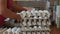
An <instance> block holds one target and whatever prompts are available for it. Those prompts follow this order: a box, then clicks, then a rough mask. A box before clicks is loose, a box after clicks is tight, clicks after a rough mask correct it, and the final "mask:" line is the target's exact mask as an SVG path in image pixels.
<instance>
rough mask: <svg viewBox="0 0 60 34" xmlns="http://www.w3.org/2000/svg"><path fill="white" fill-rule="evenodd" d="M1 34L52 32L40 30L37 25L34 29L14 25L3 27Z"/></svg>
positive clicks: (47, 33) (46, 33)
mask: <svg viewBox="0 0 60 34" xmlns="http://www.w3.org/2000/svg"><path fill="white" fill-rule="evenodd" d="M0 34H50V31H47V30H46V31H44V30H38V29H36V26H35V27H34V28H32V29H31V28H27V27H25V28H20V27H13V28H4V29H1V30H0Z"/></svg>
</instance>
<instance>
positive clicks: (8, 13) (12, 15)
mask: <svg viewBox="0 0 60 34" xmlns="http://www.w3.org/2000/svg"><path fill="white" fill-rule="evenodd" d="M3 15H5V16H6V17H9V18H12V19H17V21H20V20H21V16H20V15H18V14H16V13H14V12H12V11H11V10H9V9H7V8H5V9H4V11H3Z"/></svg>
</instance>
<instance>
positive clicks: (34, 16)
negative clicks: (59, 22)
mask: <svg viewBox="0 0 60 34" xmlns="http://www.w3.org/2000/svg"><path fill="white" fill-rule="evenodd" d="M17 14H20V15H21V17H22V21H21V22H20V23H19V24H20V28H19V27H14V28H9V29H7V30H6V31H4V32H3V34H5V33H7V34H50V25H51V22H50V19H49V17H50V13H49V12H48V11H47V10H28V11H22V12H21V13H17Z"/></svg>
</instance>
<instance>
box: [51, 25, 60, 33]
mask: <svg viewBox="0 0 60 34" xmlns="http://www.w3.org/2000/svg"><path fill="white" fill-rule="evenodd" d="M51 34H60V28H59V29H57V28H56V26H55V25H51Z"/></svg>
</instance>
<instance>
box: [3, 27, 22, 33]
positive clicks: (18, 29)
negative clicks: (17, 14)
mask: <svg viewBox="0 0 60 34" xmlns="http://www.w3.org/2000/svg"><path fill="white" fill-rule="evenodd" d="M2 34H21V28H20V27H14V28H7V29H5V30H4V31H3V32H2Z"/></svg>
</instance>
